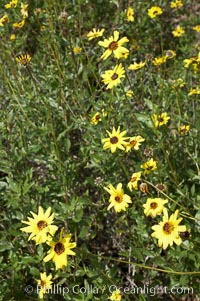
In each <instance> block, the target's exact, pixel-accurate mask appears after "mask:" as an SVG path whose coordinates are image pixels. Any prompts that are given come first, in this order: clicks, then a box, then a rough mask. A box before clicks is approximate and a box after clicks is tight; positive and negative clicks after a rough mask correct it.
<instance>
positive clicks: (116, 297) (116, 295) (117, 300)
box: [109, 289, 122, 301]
mask: <svg viewBox="0 0 200 301" xmlns="http://www.w3.org/2000/svg"><path fill="white" fill-rule="evenodd" d="M121 298H122V296H121V294H120V290H119V289H116V290H115V291H113V292H112V295H111V296H110V297H109V299H110V300H111V301H121Z"/></svg>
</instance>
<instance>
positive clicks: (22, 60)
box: [15, 54, 32, 66]
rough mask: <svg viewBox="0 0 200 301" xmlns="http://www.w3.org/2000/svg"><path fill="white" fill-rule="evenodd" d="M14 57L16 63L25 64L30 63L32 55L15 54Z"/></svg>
mask: <svg viewBox="0 0 200 301" xmlns="http://www.w3.org/2000/svg"><path fill="white" fill-rule="evenodd" d="M15 59H16V62H17V63H19V64H21V65H24V66H26V65H27V64H29V63H30V61H31V59H32V57H31V56H30V55H29V54H21V55H18V56H16V58H15Z"/></svg>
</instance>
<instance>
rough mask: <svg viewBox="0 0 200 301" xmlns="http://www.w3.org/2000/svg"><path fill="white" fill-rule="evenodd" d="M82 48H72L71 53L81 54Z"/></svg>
mask: <svg viewBox="0 0 200 301" xmlns="http://www.w3.org/2000/svg"><path fill="white" fill-rule="evenodd" d="M81 51H82V48H81V47H74V48H73V53H75V54H77V53H81Z"/></svg>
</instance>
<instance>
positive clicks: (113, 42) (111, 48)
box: [98, 30, 129, 60]
mask: <svg viewBox="0 0 200 301" xmlns="http://www.w3.org/2000/svg"><path fill="white" fill-rule="evenodd" d="M118 40H119V31H117V30H115V31H114V34H113V36H111V37H109V38H108V39H104V41H99V43H98V44H99V45H100V46H102V47H104V48H108V49H107V50H106V51H105V52H104V53H103V55H102V56H101V59H103V60H106V59H107V58H108V57H109V56H110V55H111V54H112V53H113V54H114V57H115V58H117V59H119V58H120V54H121V53H127V52H129V50H128V49H127V48H125V47H123V46H122V45H123V44H124V43H127V42H128V41H129V40H128V39H127V37H123V38H122V39H120V40H119V41H118Z"/></svg>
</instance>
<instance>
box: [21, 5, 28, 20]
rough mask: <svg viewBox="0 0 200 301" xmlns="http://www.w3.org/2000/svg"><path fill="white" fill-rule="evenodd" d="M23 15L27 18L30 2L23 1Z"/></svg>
mask: <svg viewBox="0 0 200 301" xmlns="http://www.w3.org/2000/svg"><path fill="white" fill-rule="evenodd" d="M20 12H21V15H22V17H23V18H24V19H25V18H27V17H28V4H26V3H21V10H20Z"/></svg>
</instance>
